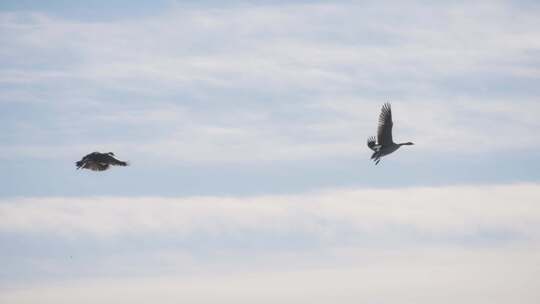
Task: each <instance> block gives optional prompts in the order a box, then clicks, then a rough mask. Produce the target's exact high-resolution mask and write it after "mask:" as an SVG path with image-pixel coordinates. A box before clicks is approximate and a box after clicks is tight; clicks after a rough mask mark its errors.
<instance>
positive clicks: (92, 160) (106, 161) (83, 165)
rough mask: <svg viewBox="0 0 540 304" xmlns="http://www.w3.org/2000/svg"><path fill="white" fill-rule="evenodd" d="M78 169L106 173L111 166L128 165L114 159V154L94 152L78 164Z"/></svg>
mask: <svg viewBox="0 0 540 304" xmlns="http://www.w3.org/2000/svg"><path fill="white" fill-rule="evenodd" d="M75 165H76V166H77V169H89V170H92V171H105V170H107V169H109V167H110V166H127V165H128V163H127V162H124V161H121V160H118V159H116V158H114V153H112V152H108V153H100V152H92V153H90V154H88V155H86V156H85V157H83V158H82V159H81V160H80V161H78V162H76V163H75Z"/></svg>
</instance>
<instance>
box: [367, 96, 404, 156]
mask: <svg viewBox="0 0 540 304" xmlns="http://www.w3.org/2000/svg"><path fill="white" fill-rule="evenodd" d="M392 126H393V123H392V109H391V108H390V104H389V103H385V104H384V105H383V106H382V109H381V114H380V115H379V126H378V128H377V141H375V136H371V137H369V138H368V140H367V145H368V147H369V148H370V149H371V150H373V154H372V155H371V159H373V161H374V162H375V164H378V163H379V161H381V157H383V156H385V155H388V154H390V153H392V152H394V151H396V150H397V149H399V147H401V146H406V145H414V144H413V143H412V142H406V143H400V144H396V143H394V141H393V140H392Z"/></svg>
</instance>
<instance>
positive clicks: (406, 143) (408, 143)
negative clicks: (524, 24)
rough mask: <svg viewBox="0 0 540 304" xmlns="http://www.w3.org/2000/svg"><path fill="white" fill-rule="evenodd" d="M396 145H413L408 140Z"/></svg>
mask: <svg viewBox="0 0 540 304" xmlns="http://www.w3.org/2000/svg"><path fill="white" fill-rule="evenodd" d="M398 145H400V146H410V145H414V143H412V142H410V141H409V142H404V143H400V144H398Z"/></svg>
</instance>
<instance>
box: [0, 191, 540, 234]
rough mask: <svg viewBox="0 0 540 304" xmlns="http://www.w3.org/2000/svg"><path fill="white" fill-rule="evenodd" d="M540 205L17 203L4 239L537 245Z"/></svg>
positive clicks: (479, 199)
mask: <svg viewBox="0 0 540 304" xmlns="http://www.w3.org/2000/svg"><path fill="white" fill-rule="evenodd" d="M539 199H540V186H538V185H536V184H524V185H510V186H475V187H472V186H471V187H467V186H455V187H451V186H449V187H440V188H398V189H380V190H376V189H360V190H354V189H350V190H347V189H337V190H330V191H324V192H319V193H311V194H300V195H288V196H277V195H276V196H256V197H244V198H234V197H229V198H226V197H225V198H224V197H192V198H160V197H147V198H127V197H124V198H122V197H108V198H107V197H103V198H26V199H25V198H20V199H4V200H3V201H2V202H1V204H0V214H1V215H2V221H1V222H0V232H4V233H22V234H37V235H39V234H41V233H52V234H54V235H64V236H66V237H70V236H77V235H79V234H82V235H89V236H96V237H103V238H111V237H118V236H122V235H134V236H136V235H139V234H146V233H166V232H174V233H175V234H176V235H178V236H179V237H180V236H182V237H188V236H192V235H197V234H203V235H204V234H206V235H224V236H226V235H231V234H235V233H237V232H238V231H252V232H259V233H271V234H274V233H277V234H287V233H290V232H295V233H300V234H302V235H304V236H310V237H316V238H318V239H320V240H322V241H327V240H329V241H334V240H337V241H341V240H342V237H343V236H340V235H339V232H340V231H341V229H343V227H346V228H347V229H350V230H351V231H352V232H354V233H368V234H375V235H380V237H382V238H384V237H388V236H392V235H393V234H394V233H396V232H398V231H399V229H401V228H403V229H405V230H403V231H405V233H411V234H412V235H424V236H434V237H441V238H443V239H444V238H445V237H446V236H447V235H450V236H454V237H467V236H476V235H478V237H482V232H491V233H504V234H505V235H506V234H513V235H515V236H517V237H519V238H533V239H537V238H538V237H539V235H538V233H537V232H538V231H540V230H539V229H538V228H540V227H538V225H539V223H540V222H539V219H540V208H538V206H537V202H538V200H539ZM400 227H401V228H400ZM396 228H398V231H396ZM407 229H408V230H409V232H407ZM326 238H328V239H326Z"/></svg>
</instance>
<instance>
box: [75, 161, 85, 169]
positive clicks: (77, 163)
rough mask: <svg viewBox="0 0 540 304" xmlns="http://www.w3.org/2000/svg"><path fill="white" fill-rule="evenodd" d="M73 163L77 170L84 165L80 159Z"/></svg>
mask: <svg viewBox="0 0 540 304" xmlns="http://www.w3.org/2000/svg"><path fill="white" fill-rule="evenodd" d="M75 165H76V166H77V170H79V169H80V168H82V167H83V166H84V162H83V161H82V160H80V161H78V162H75Z"/></svg>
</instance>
